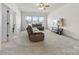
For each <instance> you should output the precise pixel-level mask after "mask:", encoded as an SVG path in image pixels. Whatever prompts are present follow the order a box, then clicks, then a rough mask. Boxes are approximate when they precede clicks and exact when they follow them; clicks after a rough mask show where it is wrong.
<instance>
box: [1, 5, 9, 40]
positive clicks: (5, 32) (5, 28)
mask: <svg viewBox="0 0 79 59" xmlns="http://www.w3.org/2000/svg"><path fill="white" fill-rule="evenodd" d="M9 34H10V9H9V8H8V7H7V6H5V5H4V4H2V41H8V39H9Z"/></svg>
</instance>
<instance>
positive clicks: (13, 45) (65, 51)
mask: <svg viewBox="0 0 79 59" xmlns="http://www.w3.org/2000/svg"><path fill="white" fill-rule="evenodd" d="M0 54H1V55H72V54H79V41H78V40H75V39H71V38H67V37H65V36H62V35H57V34H55V33H53V32H51V31H49V30H45V39H44V41H41V42H31V41H30V40H29V39H28V34H27V31H22V32H20V33H18V34H16V35H15V36H13V37H12V39H10V40H9V41H8V42H5V43H2V45H1V50H0Z"/></svg>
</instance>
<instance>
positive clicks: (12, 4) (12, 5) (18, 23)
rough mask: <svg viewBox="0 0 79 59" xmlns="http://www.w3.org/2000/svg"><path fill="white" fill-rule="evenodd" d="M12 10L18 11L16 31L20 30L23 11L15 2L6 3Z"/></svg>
mask: <svg viewBox="0 0 79 59" xmlns="http://www.w3.org/2000/svg"><path fill="white" fill-rule="evenodd" d="M5 5H6V6H8V7H9V8H10V9H11V10H13V11H14V12H16V28H15V31H16V32H19V31H20V30H21V11H20V10H19V9H18V7H17V6H16V5H15V4H14V3H5Z"/></svg>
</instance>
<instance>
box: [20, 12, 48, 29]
mask: <svg viewBox="0 0 79 59" xmlns="http://www.w3.org/2000/svg"><path fill="white" fill-rule="evenodd" d="M25 16H44V17H45V22H44V26H45V28H47V14H46V13H36V12H21V17H22V18H21V19H22V20H21V30H25V29H26V27H27V22H26V20H25V19H24V17H25Z"/></svg>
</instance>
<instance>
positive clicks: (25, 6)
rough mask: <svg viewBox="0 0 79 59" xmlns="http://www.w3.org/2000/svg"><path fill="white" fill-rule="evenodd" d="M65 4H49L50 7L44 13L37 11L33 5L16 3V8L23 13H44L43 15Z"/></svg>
mask: <svg viewBox="0 0 79 59" xmlns="http://www.w3.org/2000/svg"><path fill="white" fill-rule="evenodd" d="M65 4H66V3H49V5H50V7H48V8H47V9H46V10H45V11H41V10H39V9H38V7H37V6H36V4H35V3H16V5H17V6H18V8H19V9H20V10H21V11H23V12H44V13H48V12H50V11H54V10H56V9H57V8H60V7H62V6H64V5H65Z"/></svg>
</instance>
